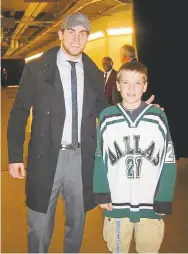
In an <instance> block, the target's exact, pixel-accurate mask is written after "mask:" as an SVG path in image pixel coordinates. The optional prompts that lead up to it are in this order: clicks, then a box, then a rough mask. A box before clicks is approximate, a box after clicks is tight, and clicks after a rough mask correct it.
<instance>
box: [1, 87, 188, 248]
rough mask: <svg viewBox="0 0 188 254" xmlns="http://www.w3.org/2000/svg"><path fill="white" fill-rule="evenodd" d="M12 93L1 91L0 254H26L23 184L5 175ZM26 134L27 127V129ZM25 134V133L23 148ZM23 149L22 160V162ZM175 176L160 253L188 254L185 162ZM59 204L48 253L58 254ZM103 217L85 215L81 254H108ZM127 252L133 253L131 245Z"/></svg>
mask: <svg viewBox="0 0 188 254" xmlns="http://www.w3.org/2000/svg"><path fill="white" fill-rule="evenodd" d="M13 90H14V89H10V90H8V91H7V90H4V91H2V121H1V128H2V139H1V141H2V144H1V147H2V153H1V154H2V155H1V158H2V165H1V169H2V172H1V183H2V189H1V193H2V196H1V204H2V205H1V253H26V252H27V223H26V222H27V209H26V207H25V205H24V200H25V196H24V187H25V180H15V179H12V178H11V177H10V176H9V174H8V171H7V165H8V159H7V141H6V128H7V120H8V115H9V111H10V108H11V105H12V103H13V100H14V96H15V91H13ZM27 130H29V127H28V128H27ZM28 137H29V133H28V132H27V136H26V139H27V140H26V144H25V148H26V147H27V141H28ZM26 154H27V149H26V150H25V155H24V158H25V159H26ZM177 163H178V175H177V184H176V192H175V200H174V207H173V215H172V216H168V217H166V218H165V224H166V229H165V237H164V241H163V244H162V246H161V249H160V252H161V253H162V252H163V253H188V159H183V158H181V159H180V160H179V161H178V162H177ZM64 221H65V217H64V213H63V203H62V202H61V200H59V202H58V207H57V212H56V224H55V228H54V234H53V238H52V242H51V246H50V249H49V252H50V253H61V252H62V242H63V232H64ZM102 224H103V215H102V211H101V210H100V209H99V208H95V209H94V210H92V211H90V212H88V214H87V218H86V226H85V231H84V237H83V244H82V248H81V252H82V253H108V250H107V248H106V244H105V242H104V241H103V239H102ZM130 252H131V253H134V252H135V249H134V241H133V242H132V244H131V248H130Z"/></svg>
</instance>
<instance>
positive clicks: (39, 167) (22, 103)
mask: <svg viewBox="0 0 188 254" xmlns="http://www.w3.org/2000/svg"><path fill="white" fill-rule="evenodd" d="M59 48H60V47H54V48H52V49H50V50H48V51H46V52H45V53H44V54H43V55H42V56H41V57H40V58H39V59H37V60H33V61H32V62H30V63H28V64H26V66H25V69H24V71H23V75H22V78H21V81H20V84H19V89H18V93H17V96H16V99H15V102H14V104H13V107H12V110H11V113H10V119H9V123H8V153H9V163H16V162H23V144H24V140H25V127H26V123H27V118H28V116H29V113H30V108H31V107H32V108H33V121H32V131H31V139H30V142H29V147H28V160H27V178H26V204H27V206H28V207H29V208H31V209H33V210H35V211H38V212H42V213H46V212H47V208H48V203H49V199H50V195H51V191H52V185H53V180H54V175H55V170H56V166H57V160H58V155H59V148H60V144H61V138H62V132H63V125H64V119H65V103H64V94H63V87H62V83H61V79H60V74H59V70H58V67H57V64H56V59H57V52H58V50H59ZM82 59H83V66H84V98H83V115H82V123H81V157H82V179H83V193H84V207H85V211H87V210H90V209H92V208H93V207H94V206H95V204H94V202H93V194H92V191H93V168H94V155H95V149H96V117H97V116H98V115H99V114H100V112H101V111H102V110H103V109H104V107H105V106H106V105H107V104H106V100H105V98H104V92H103V88H104V83H103V82H104V81H103V73H102V72H101V71H100V70H99V69H98V68H97V66H96V65H95V63H94V62H93V61H92V60H91V59H90V58H89V57H88V56H87V55H86V54H84V53H83V55H82Z"/></svg>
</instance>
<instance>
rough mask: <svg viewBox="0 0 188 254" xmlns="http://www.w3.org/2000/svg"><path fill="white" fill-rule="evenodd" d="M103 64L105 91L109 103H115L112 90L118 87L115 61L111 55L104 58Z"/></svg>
mask: <svg viewBox="0 0 188 254" xmlns="http://www.w3.org/2000/svg"><path fill="white" fill-rule="evenodd" d="M102 66H103V69H104V93H105V97H106V98H107V100H108V103H109V105H114V104H115V103H114V102H113V99H112V91H113V89H114V88H115V87H116V76H117V71H115V70H114V69H113V61H112V58H111V57H107V56H106V57H104V58H103V59H102Z"/></svg>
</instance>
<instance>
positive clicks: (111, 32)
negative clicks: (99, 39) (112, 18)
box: [107, 27, 133, 35]
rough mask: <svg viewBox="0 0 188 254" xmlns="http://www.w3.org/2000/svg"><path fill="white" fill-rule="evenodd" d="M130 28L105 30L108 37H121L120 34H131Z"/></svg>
mask: <svg viewBox="0 0 188 254" xmlns="http://www.w3.org/2000/svg"><path fill="white" fill-rule="evenodd" d="M132 33H133V29H132V27H122V28H110V29H107V34H108V35H121V34H132Z"/></svg>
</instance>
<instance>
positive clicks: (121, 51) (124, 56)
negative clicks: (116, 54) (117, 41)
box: [120, 48, 131, 64]
mask: <svg viewBox="0 0 188 254" xmlns="http://www.w3.org/2000/svg"><path fill="white" fill-rule="evenodd" d="M120 60H121V63H122V64H126V63H128V62H129V61H130V60H131V59H130V57H128V56H126V55H125V52H124V50H123V49H122V48H121V49H120Z"/></svg>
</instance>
